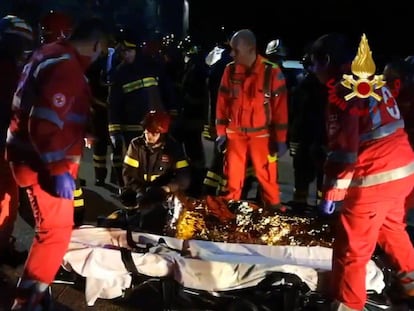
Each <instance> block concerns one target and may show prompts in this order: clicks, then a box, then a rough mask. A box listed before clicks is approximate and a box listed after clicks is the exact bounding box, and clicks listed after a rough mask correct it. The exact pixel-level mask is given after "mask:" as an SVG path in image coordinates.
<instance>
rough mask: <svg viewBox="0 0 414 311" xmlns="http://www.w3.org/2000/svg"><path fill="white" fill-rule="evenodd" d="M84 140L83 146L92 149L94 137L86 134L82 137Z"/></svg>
mask: <svg viewBox="0 0 414 311" xmlns="http://www.w3.org/2000/svg"><path fill="white" fill-rule="evenodd" d="M83 140H84V141H85V147H86V148H88V149H92V146H93V145H94V143H95V137H92V136H88V137H85V138H84V139H83Z"/></svg>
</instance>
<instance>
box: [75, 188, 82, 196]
mask: <svg viewBox="0 0 414 311" xmlns="http://www.w3.org/2000/svg"><path fill="white" fill-rule="evenodd" d="M82 194H83V191H82V188H79V189H75V191H73V196H74V197H75V198H76V197H80V196H81V195H82Z"/></svg>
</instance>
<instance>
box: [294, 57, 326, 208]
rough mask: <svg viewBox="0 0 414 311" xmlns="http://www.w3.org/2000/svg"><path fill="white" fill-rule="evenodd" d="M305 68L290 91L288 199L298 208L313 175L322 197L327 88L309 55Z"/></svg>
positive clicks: (319, 197)
mask: <svg viewBox="0 0 414 311" xmlns="http://www.w3.org/2000/svg"><path fill="white" fill-rule="evenodd" d="M302 64H303V66H304V68H305V70H307V74H306V75H305V77H304V79H303V80H302V81H301V82H300V83H299V84H298V86H297V87H296V88H295V89H294V90H293V92H292V96H291V98H290V99H291V109H292V111H291V115H292V119H291V120H290V124H289V138H290V143H289V149H290V155H291V156H292V157H293V170H294V192H293V200H292V201H291V202H289V203H290V204H289V205H292V207H294V208H298V209H299V211H300V210H302V211H304V210H303V208H305V207H306V206H307V199H308V195H309V185H310V183H311V182H312V181H313V180H314V179H315V178H316V184H317V193H316V199H317V203H318V201H319V200H320V199H321V195H322V191H321V187H322V182H323V163H324V162H325V158H326V130H325V109H326V102H327V101H326V98H327V96H328V95H327V89H326V87H325V86H324V85H322V84H321V83H320V82H319V81H318V79H317V78H316V76H315V75H314V74H313V73H312V72H311V70H310V66H311V65H312V63H311V60H310V58H309V55H308V54H305V56H304V57H303V59H302Z"/></svg>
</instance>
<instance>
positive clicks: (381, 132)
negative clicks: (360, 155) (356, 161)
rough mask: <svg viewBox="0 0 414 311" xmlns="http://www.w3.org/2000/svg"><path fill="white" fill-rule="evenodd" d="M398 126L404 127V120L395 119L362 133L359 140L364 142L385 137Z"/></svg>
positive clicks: (398, 127)
mask: <svg viewBox="0 0 414 311" xmlns="http://www.w3.org/2000/svg"><path fill="white" fill-rule="evenodd" d="M400 128H404V120H397V121H395V122H392V123H388V124H386V125H383V126H381V127H379V128H376V129H375V130H373V131H371V132H369V133H365V134H362V135H360V136H359V141H360V142H365V141H368V140H373V139H379V138H383V137H387V136H388V135H391V134H393V133H395V132H396V131H397V130H398V129H400Z"/></svg>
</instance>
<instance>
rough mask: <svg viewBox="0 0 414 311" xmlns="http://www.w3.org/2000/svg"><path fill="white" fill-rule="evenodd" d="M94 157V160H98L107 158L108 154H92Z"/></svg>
mask: <svg viewBox="0 0 414 311" xmlns="http://www.w3.org/2000/svg"><path fill="white" fill-rule="evenodd" d="M92 158H93V159H94V160H96V161H100V160H106V155H104V156H99V155H96V154H94V155H93V156H92Z"/></svg>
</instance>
